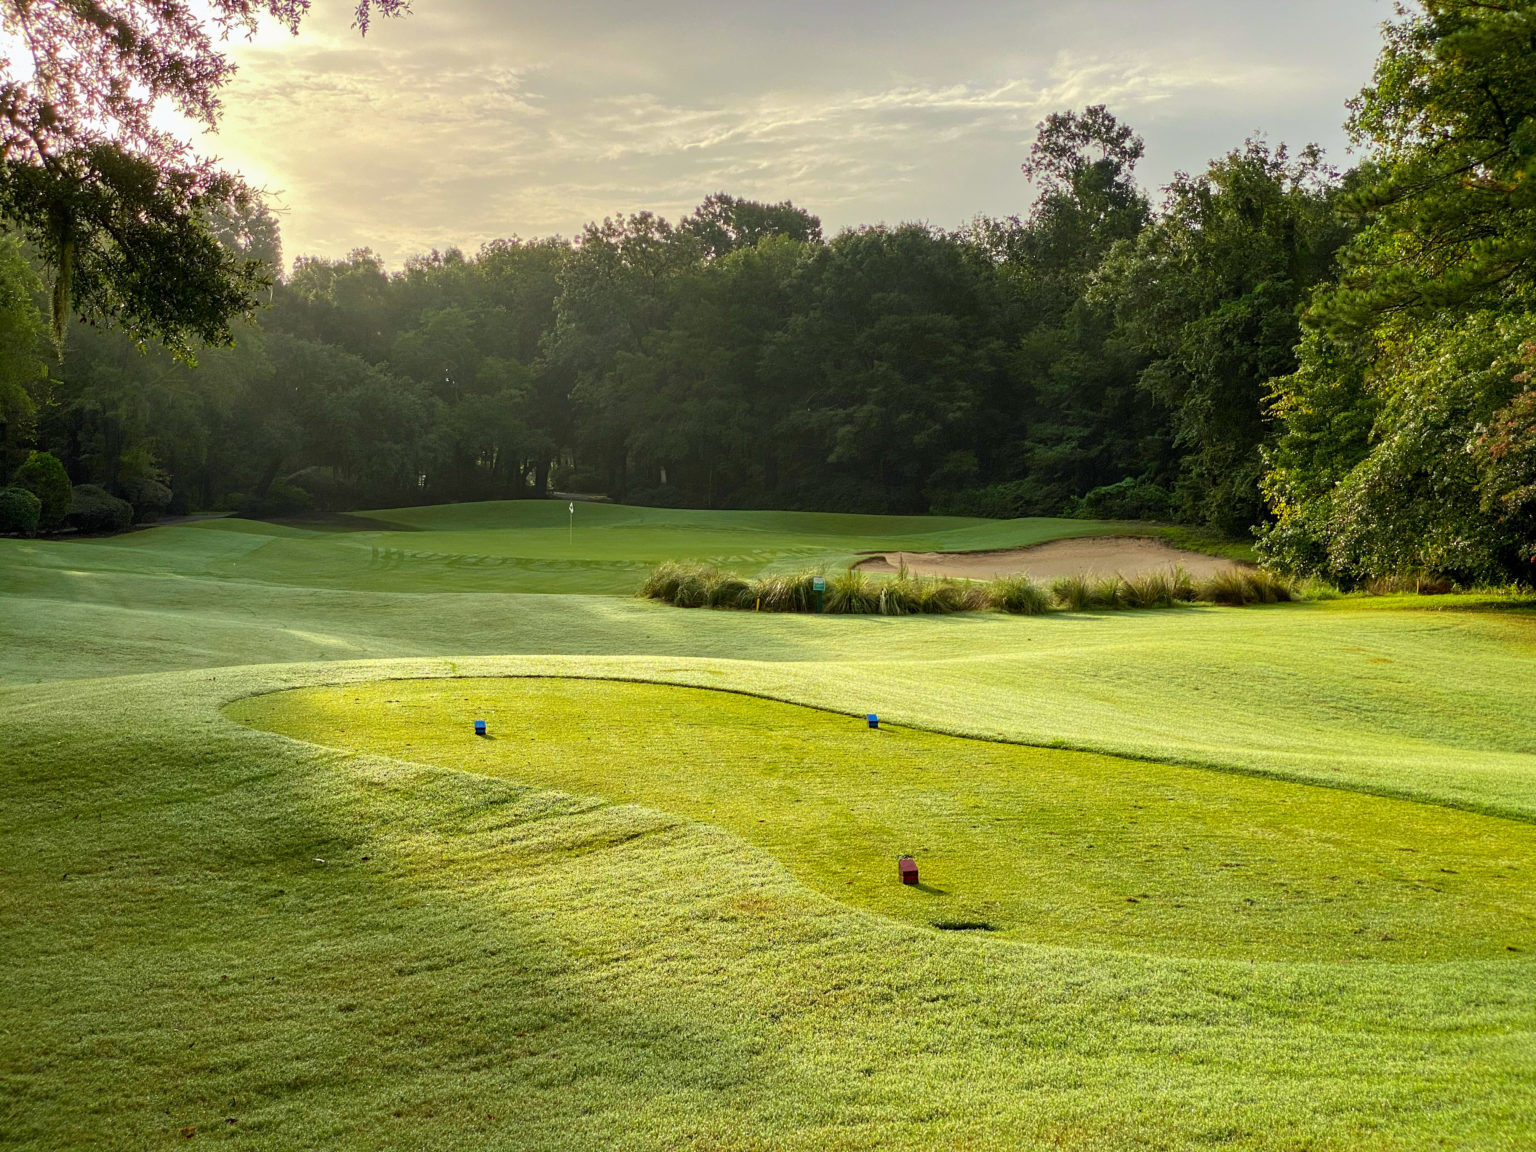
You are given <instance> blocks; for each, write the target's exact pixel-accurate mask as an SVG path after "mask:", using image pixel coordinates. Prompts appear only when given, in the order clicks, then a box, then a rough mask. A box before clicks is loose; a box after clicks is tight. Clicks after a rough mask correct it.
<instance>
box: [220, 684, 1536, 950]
mask: <svg viewBox="0 0 1536 1152" xmlns="http://www.w3.org/2000/svg"><path fill="white" fill-rule="evenodd" d="M228 712H229V714H230V715H231V716H232V717H233V718H235V719H237V720H239V721H241V722H242V723H245V724H247V725H250V726H252V727H258V728H264V729H269V730H273V731H276V732H280V733H283V734H286V735H289V736H293V737H296V738H299V739H303V740H306V741H310V742H313V743H317V744H323V745H327V746H332V747H337V748H343V749H348V750H351V751H357V752H368V753H378V754H383V755H387V756H391V757H395V758H399V759H403V760H409V761H416V762H424V763H428V764H435V765H442V766H445V767H450V768H454V769H460V770H464V771H469V772H474V773H480V774H485V775H492V776H499V777H504V778H509V779H514V780H517V781H520V782H524V783H527V784H531V785H536V786H540V787H546V788H557V789H561V790H564V791H567V792H573V793H580V794H590V795H595V796H600V797H603V798H605V799H607V800H609V801H612V802H615V803H625V804H639V805H644V806H646V807H650V808H654V809H660V810H663V811H666V812H669V813H674V814H676V815H678V816H682V817H685V818H688V819H692V820H697V821H701V822H705V823H709V824H714V825H717V826H720V827H723V828H725V829H727V830H729V831H731V832H733V833H735V834H736V835H738V836H740V837H742V838H743V839H746V840H748V841H750V842H751V843H753V844H755V845H757V846H759V847H761V848H762V849H764V850H765V851H767V852H769V853H771V854H772V855H773V856H774V857H775V858H777V859H778V860H779V861H780V862H782V863H783V864H784V865H785V866H786V867H787V868H788V869H790V870H791V871H792V872H793V873H794V874H795V875H796V876H797V877H798V878H799V879H800V880H801V881H803V882H804V883H805V884H807V885H809V886H811V887H812V888H815V889H817V890H819V891H821V892H823V893H826V894H828V895H831V896H834V897H836V898H837V899H839V900H843V901H845V902H847V903H849V904H852V905H855V906H858V907H861V908H864V909H867V910H870V911H873V912H877V913H880V914H883V915H887V916H891V917H894V918H897V919H900V920H904V921H907V922H909V923H912V924H916V925H923V926H930V927H939V926H951V927H957V926H970V929H971V931H976V932H979V931H988V930H989V931H990V933H991V934H992V935H994V936H996V937H1001V938H1013V939H1019V940H1028V941H1033V942H1039V943H1046V944H1061V945H1068V946H1075V947H1094V948H1107V949H1114V950H1120V951H1136V952H1148V953H1156V954H1162V955H1170V956H1200V957H1217V958H1229V959H1266V960H1270V959H1296V960H1312V961H1344V960H1357V959H1358V960H1378V961H1380V960H1386V961H1424V960H1446V959H1491V958H1495V957H1498V958H1505V959H1510V960H1520V959H1523V958H1527V957H1529V956H1530V955H1531V954H1532V953H1533V952H1536V908H1533V906H1532V904H1531V901H1530V891H1531V889H1532V884H1533V880H1536V826H1533V825H1531V824H1527V823H1522V822H1519V821H1514V820H1506V819H1500V818H1496V817H1490V816H1483V815H1477V814H1472V813H1467V812H1460V811H1456V810H1452V809H1448V808H1443V807H1438V806H1435V805H1426V804H1417V803H1412V802H1408V801H1404V800H1394V799H1387V798H1382V797H1376V796H1368V795H1363V794H1359V793H1354V792H1349V791H1343V790H1338V789H1329V788H1320V787H1314V786H1308V785H1301V784H1294V783H1287V782H1282V781H1277V780H1271V779H1267V778H1262V777H1253V776H1241V775H1235V774H1228V773H1221V772H1213V771H1207V770H1202V769H1196V768H1188V767H1181V766H1177V765H1169V764H1160V763H1149V762H1141V761H1133V760H1125V759H1120V758H1116V757H1110V756H1101V755H1092V754H1086V753H1078V752H1067V751H1061V750H1054V749H1041V748H1028V747H1020V746H1015V745H1006V744H997V743H988V742H984V741H977V740H966V739H960V738H956V737H951V736H941V735H937V734H934V733H929V732H923V731H918V730H912V729H900V728H897V729H892V728H889V727H883V728H882V729H881V730H879V731H877V732H872V731H869V730H868V729H867V728H866V727H865V726H864V723H863V721H862V720H856V719H852V718H849V717H846V716H840V715H835V714H832V713H828V712H820V711H816V710H813V709H808V708H804V707H799V706H795V705H790V704H784V703H779V702H776V701H770V700H762V699H756V698H752V697H747V696H741V695H734V694H729V693H722V692H710V691H701V690H698V689H685V688H677V687H671V686H665V685H655V684H637V683H623V682H615V681H606V680H570V679H478V680H449V681H383V682H374V683H368V684H360V685H347V686H343V687H325V688H310V689H300V690H295V691H289V692H283V693H277V694H273V695H268V696H258V697H251V698H248V699H245V700H241V701H239V702H237V703H235V704H233V705H231V706H230V707H229V709H228ZM474 719H485V720H487V721H488V722H489V725H490V736H491V738H489V739H479V738H477V737H476V736H475V735H474V734H473V729H472V726H471V722H472V721H473V720H474ZM904 852H910V853H912V854H913V855H915V856H916V857H917V860H918V863H919V865H920V867H921V869H922V879H923V883H922V885H920V886H919V887H916V888H912V887H906V886H903V885H901V884H900V883H899V882H898V881H897V878H896V868H895V858H896V856H897V855H898V854H900V853H904Z"/></svg>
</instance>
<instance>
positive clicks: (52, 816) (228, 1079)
mask: <svg viewBox="0 0 1536 1152" xmlns="http://www.w3.org/2000/svg"><path fill="white" fill-rule="evenodd" d="M903 623H905V622H903ZM733 668H734V671H733ZM461 670H462V671H475V672H478V673H481V674H497V673H509V672H534V673H537V672H544V673H549V672H564V673H566V674H581V675H595V674H604V673H607V674H612V673H613V672H615V671H620V670H627V671H628V672H629V673H630V674H644V675H650V676H658V675H662V674H666V673H668V672H670V674H671V675H674V676H685V677H695V678H704V679H708V678H709V677H710V675H711V673H712V672H714V673H719V674H720V677H721V678H722V679H729V678H731V677H736V678H738V679H742V680H743V681H748V680H750V679H751V675H752V670H751V669H749V668H747V667H745V666H742V667H735V666H732V665H730V664H726V663H720V664H716V665H713V666H711V665H706V664H698V663H688V662H683V663H679V662H676V661H651V662H630V663H628V664H627V665H626V663H625V662H623V661H612V660H610V661H590V660H589V661H576V660H569V661H563V662H553V661H543V662H539V661H528V660H525V661H505V662H501V663H499V664H497V663H494V662H491V661H482V662H478V663H477V664H475V665H473V666H461ZM450 671H451V669H450V667H449V665H448V664H447V663H446V662H442V661H438V662H428V661H416V662H406V663H400V664H394V665H359V666H350V667H349V666H337V665H314V666H308V667H305V666H295V667H292V668H286V669H282V668H266V669H253V670H246V671H240V670H225V671H207V672H195V673H186V674H176V675H167V676H156V677H146V678H140V679H134V680H110V681H94V682H79V683H74V684H59V685H50V686H36V687H29V688H25V689H9V690H4V691H0V747H4V748H5V750H6V758H5V772H6V779H5V788H4V791H3V794H0V795H3V801H0V820H3V823H0V833H3V835H4V837H5V843H6V845H7V851H6V853H5V854H4V855H3V857H0V930H3V933H4V939H5V941H6V947H5V949H4V951H3V952H0V979H3V981H4V987H5V989H6V996H5V1000H4V1007H3V1013H4V1016H3V1021H4V1029H3V1031H0V1093H3V1099H4V1114H3V1115H4V1133H5V1141H6V1144H7V1146H8V1147H15V1148H18V1149H28V1150H31V1149H38V1150H42V1149H48V1150H55V1149H60V1148H74V1147H87V1146H95V1147H111V1148H155V1147H167V1146H173V1145H174V1146H177V1147H187V1146H189V1145H188V1143H187V1139H188V1138H187V1137H184V1136H183V1135H182V1133H183V1132H184V1131H190V1132H191V1133H192V1136H191V1138H192V1139H194V1140H215V1141H219V1142H221V1143H222V1144H224V1145H226V1146H229V1147H231V1148H252V1149H267V1148H283V1149H376V1148H381V1147H398V1148H435V1149H482V1148H494V1147H505V1148H517V1149H520V1150H521V1149H527V1150H535V1152H542V1150H550V1152H556V1150H562V1152H563V1150H573V1152H574V1150H581V1152H587V1150H591V1149H615V1150H617V1149H624V1150H626V1152H628V1150H641V1152H645V1150H652V1149H654V1150H662V1149H668V1150H670V1149H678V1148H692V1149H704V1148H731V1149H762V1150H767V1149H793V1150H799V1149H806V1150H809V1149H818V1150H820V1149H832V1150H845V1149H850V1150H851V1149H876V1148H902V1149H929V1148H931V1149H946V1150H947V1149H953V1148H964V1147H971V1148H1005V1147H1006V1148H1022V1149H1057V1148H1079V1149H1144V1148H1211V1149H1218V1148H1219V1149H1231V1148H1245V1149H1277V1150H1278V1149H1296V1148H1309V1149H1352V1148H1360V1147H1372V1148H1425V1147H1432V1146H1445V1145H1450V1146H1463V1147H1518V1146H1519V1144H1520V1142H1521V1140H1520V1136H1521V1134H1529V1133H1531V1132H1533V1131H1536V1104H1533V1102H1532V1096H1531V1094H1530V1092H1529V1085H1530V1082H1531V1077H1532V1074H1533V1072H1536V1057H1533V1055H1532V1052H1533V1049H1532V1046H1531V1044H1530V1043H1529V1037H1530V1034H1531V1027H1532V1021H1533V1020H1536V981H1533V980H1532V979H1531V978H1530V972H1531V966H1530V963H1529V954H1524V955H1521V956H1516V954H1513V953H1510V954H1507V955H1508V956H1509V957H1510V958H1509V959H1502V960H1499V959H1490V960H1463V961H1440V962H1429V963H1423V962H1419V963H1407V964H1393V963H1382V962H1379V961H1371V962H1337V963H1278V962H1265V961H1263V960H1258V961H1256V962H1249V961H1248V960H1225V959H1223V960H1211V959H1206V960H1202V959H1198V958H1187V957H1181V958H1160V957H1157V956H1148V955H1135V954H1127V953H1124V952H1106V951H1099V950H1095V949H1091V948H1090V949H1080V948H1070V947H1059V946H1051V945H1039V944H1034V943H1029V942H1018V941H1010V940H1007V939H1001V938H999V937H998V936H997V935H996V934H994V933H986V932H982V931H938V930H935V929H931V928H919V927H914V926H911V925H908V924H905V923H902V922H900V921H898V920H895V919H893V918H891V917H887V916H882V915H874V914H871V913H869V912H866V911H863V910H860V909H858V908H855V907H851V906H849V905H848V904H847V903H844V902H840V901H837V900H833V899H830V898H828V897H826V896H825V895H823V894H821V893H818V892H817V891H815V890H814V889H813V888H811V887H809V886H807V885H806V884H804V883H803V882H801V880H800V879H799V878H798V877H797V876H796V875H795V874H793V873H792V872H790V871H789V870H788V869H786V868H785V867H783V866H782V865H781V864H780V863H778V862H777V861H776V860H775V859H774V858H773V856H772V855H771V854H770V853H769V852H766V851H764V850H763V849H761V848H759V847H757V846H755V845H754V844H752V843H751V842H749V841H747V840H744V839H743V838H741V837H738V836H735V835H732V834H730V833H728V832H726V831H724V830H722V829H720V828H719V826H717V825H710V824H707V823H701V822H695V821H691V820H688V819H685V818H682V817H680V816H678V815H676V814H669V813H666V812H662V811H658V810H656V809H653V808H647V807H644V806H635V805H625V804H612V803H604V802H602V801H600V800H597V799H591V798H586V797H582V796H577V795H572V794H570V793H568V792H551V791H546V790H541V789H539V788H537V787H532V788H530V787H525V786H520V785H516V784H514V783H512V782H511V781H509V780H506V779H503V778H498V777H494V776H488V775H484V774H481V773H478V772H464V771H459V770H456V769H454V768H450V767H446V766H433V765H423V764H420V763H415V762H408V761H401V760H397V759H392V758H386V757H381V756H378V755H373V754H365V753H347V752H337V751H334V750H330V749H323V748H319V747H315V746H312V745H308V744H302V743H295V742H292V741H290V740H287V739H284V738H282V737H279V736H274V735H268V734H265V733H260V732H254V731H251V730H249V729H246V728H242V727H239V726H237V725H235V724H233V723H230V722H229V721H227V720H224V719H222V718H221V716H220V714H219V710H220V708H221V706H224V705H226V704H227V703H228V702H230V701H232V700H236V699H240V698H243V697H245V696H248V695H250V694H252V693H257V692H270V691H275V690H279V689H286V688H292V687H303V686H305V685H310V686H317V685H319V684H321V683H323V682H325V681H332V682H335V681H337V680H345V679H349V678H357V677H360V678H363V679H364V680H374V681H377V680H380V679H382V678H385V677H390V676H395V677H401V676H403V677H412V678H419V677H422V676H427V675H443V674H447V673H449V672H450ZM401 687H403V688H406V687H409V686H408V685H401ZM845 694H846V693H845ZM948 703H949V704H950V706H954V705H955V704H956V701H955V700H954V699H950V700H948ZM66 734H67V736H66ZM917 847H921V846H917ZM978 919H981V918H978ZM190 1146H194V1147H195V1146H196V1145H195V1144H193V1145H190Z"/></svg>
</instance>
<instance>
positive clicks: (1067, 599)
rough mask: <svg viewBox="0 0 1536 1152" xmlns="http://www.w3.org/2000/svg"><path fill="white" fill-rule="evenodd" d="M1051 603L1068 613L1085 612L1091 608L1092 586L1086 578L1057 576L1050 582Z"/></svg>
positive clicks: (1080, 575) (1080, 576) (1082, 576)
mask: <svg viewBox="0 0 1536 1152" xmlns="http://www.w3.org/2000/svg"><path fill="white" fill-rule="evenodd" d="M1051 603H1053V604H1054V605H1055V606H1056V607H1058V608H1061V609H1064V610H1066V611H1068V612H1086V611H1088V609H1090V608H1092V607H1093V585H1092V583H1091V582H1090V581H1089V579H1088V577H1087V576H1084V575H1082V574H1081V573H1079V574H1078V575H1076V576H1058V577H1057V578H1056V579H1054V580H1052V581H1051Z"/></svg>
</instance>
